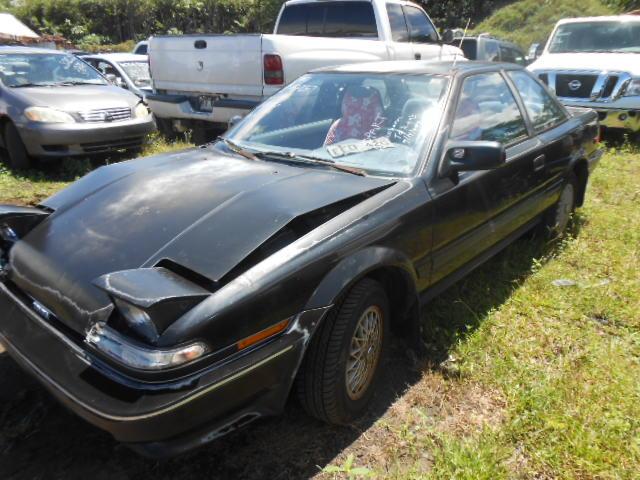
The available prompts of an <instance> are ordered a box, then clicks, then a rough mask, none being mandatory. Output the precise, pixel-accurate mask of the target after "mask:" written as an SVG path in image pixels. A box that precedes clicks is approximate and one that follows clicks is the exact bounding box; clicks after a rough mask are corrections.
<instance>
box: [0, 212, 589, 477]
mask: <svg viewBox="0 0 640 480" xmlns="http://www.w3.org/2000/svg"><path fill="white" fill-rule="evenodd" d="M584 223H585V219H584V218H583V217H581V216H579V215H578V216H577V218H576V220H575V221H574V223H573V225H574V226H573V230H572V231H571V232H570V234H569V235H570V236H573V235H576V234H577V233H578V231H579V230H580V228H581V226H582V225H583V224H584ZM565 244H566V242H562V241H555V242H547V241H545V240H544V239H543V238H541V237H539V236H532V235H527V236H525V237H523V238H521V239H520V240H518V241H517V242H515V243H514V244H513V245H511V246H510V247H508V248H507V249H506V250H505V251H503V252H502V253H500V254H499V255H497V256H496V257H494V258H493V259H492V260H490V261H489V262H488V263H486V264H485V265H483V266H482V267H480V268H479V269H477V270H476V271H475V272H474V273H472V274H471V275H469V276H468V277H466V278H465V279H463V280H461V281H460V282H458V283H457V284H456V285H454V286H453V287H451V288H450V289H449V290H447V291H446V292H444V293H443V294H442V295H440V296H439V297H438V298H436V299H435V300H433V301H432V302H431V303H429V304H428V305H427V307H426V308H425V310H426V312H425V315H424V341H425V344H426V347H427V349H426V350H427V353H426V356H425V357H423V358H417V357H416V356H415V354H413V353H412V352H411V351H410V350H408V349H407V348H406V347H405V346H404V344H403V343H402V342H401V341H399V340H396V341H394V343H393V345H392V348H391V352H390V355H389V356H388V359H387V361H386V364H385V365H384V368H383V372H384V378H383V379H382V382H381V387H382V388H380V389H379V393H378V394H377V395H376V397H375V399H374V402H373V404H372V407H371V409H370V412H369V414H368V415H367V416H366V418H364V419H362V420H361V421H359V422H358V423H357V424H355V425H352V426H349V427H335V426H330V425H326V424H323V423H321V422H319V421H316V420H314V419H312V418H310V417H308V416H307V415H306V414H305V413H304V411H303V410H302V408H301V407H300V406H299V405H298V404H297V402H296V401H294V400H291V401H290V402H289V403H288V405H287V407H286V409H285V412H284V413H283V414H282V415H281V416H279V417H276V418H270V419H263V420H259V421H258V422H256V423H254V424H252V425H250V426H248V427H247V428H245V429H243V430H240V431H237V432H234V433H232V434H230V435H228V436H226V437H223V438H221V439H219V440H217V441H215V442H213V443H211V444H209V445H206V446H204V447H202V448H200V449H199V450H196V451H194V452H192V453H188V454H185V455H183V456H180V457H177V458H174V459H170V460H167V461H163V462H157V461H151V460H147V459H144V458H142V457H139V456H137V455H136V454H135V453H133V452H132V451H130V450H129V449H128V448H126V447H125V446H123V445H120V444H118V443H117V442H115V441H114V440H113V439H112V438H111V437H110V436H109V435H108V434H106V433H104V432H102V431H100V430H98V429H97V428H94V427H92V426H90V425H88V424H86V423H85V422H84V421H82V420H81V419H79V418H78V417H76V416H75V415H73V414H71V413H69V412H68V411H66V410H65V409H64V408H63V407H61V406H60V405H59V404H58V403H56V402H55V401H54V400H53V398H51V397H50V396H49V395H48V394H47V392H45V391H44V389H43V388H41V387H40V386H39V385H38V384H37V383H36V382H35V381H34V380H32V379H31V378H29V377H27V376H26V375H24V374H23V373H22V372H21V371H19V369H18V367H17V366H16V365H15V364H14V363H13V362H12V361H11V360H10V359H9V358H8V357H6V356H4V357H0V385H2V388H0V478H3V479H22V478H64V479H75V478H78V479H80V478H82V479H86V478H91V479H92V480H100V479H103V478H104V479H134V478H135V479H136V480H142V479H147V478H148V479H151V478H153V479H187V478H207V479H227V478H243V479H258V478H260V479H262V478H269V479H289V478H296V479H298V478H309V477H312V476H314V475H315V474H317V473H319V472H320V471H321V469H322V468H323V467H324V466H326V465H329V464H331V463H333V460H334V459H335V458H336V457H337V456H338V455H339V454H340V453H341V452H342V451H343V450H344V449H345V448H347V447H348V446H349V445H351V444H352V443H353V442H354V441H356V440H357V439H358V438H359V437H360V436H361V435H362V433H363V432H364V431H366V430H367V429H368V428H369V427H371V426H372V425H373V424H374V423H375V422H376V421H377V420H378V419H379V418H381V417H382V416H383V415H384V414H385V412H386V411H387V410H388V408H389V407H390V406H391V405H392V404H393V403H394V402H395V400H396V399H398V398H399V397H401V396H402V395H403V394H404V393H405V392H406V391H407V389H408V388H410V387H411V386H412V385H414V384H416V383H417V382H419V381H420V379H421V378H422V374H423V372H424V370H425V368H426V369H428V370H431V371H433V370H436V371H441V372H442V374H443V375H449V374H451V369H450V368H449V367H447V364H448V363H449V362H446V361H445V362H443V361H444V360H446V359H447V358H448V357H449V354H450V350H451V349H452V346H453V345H455V344H456V343H457V342H459V341H460V340H461V339H464V337H465V336H467V335H469V334H471V333H472V332H473V331H474V330H475V329H477V328H478V327H479V326H480V325H481V323H482V321H483V320H484V319H485V318H486V317H487V315H488V314H489V312H491V311H492V310H495V309H497V308H499V307H500V306H501V305H502V304H503V303H504V302H505V301H507V299H508V298H509V297H510V296H511V295H512V294H513V292H514V291H515V290H517V289H518V288H519V287H520V286H521V285H522V283H523V282H524V281H525V280H526V279H527V278H528V277H529V276H530V275H531V274H532V272H534V271H535V270H536V269H537V268H539V266H540V265H541V264H543V263H544V262H545V261H547V260H548V259H549V258H552V257H553V256H555V255H557V254H559V253H560V252H561V250H562V249H563V247H564V245H565Z"/></svg>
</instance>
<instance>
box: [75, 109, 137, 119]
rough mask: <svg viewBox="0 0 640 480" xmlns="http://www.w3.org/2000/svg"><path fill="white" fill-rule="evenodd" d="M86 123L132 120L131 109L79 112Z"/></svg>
mask: <svg viewBox="0 0 640 480" xmlns="http://www.w3.org/2000/svg"><path fill="white" fill-rule="evenodd" d="M79 115H80V117H81V118H82V120H84V121H85V122H121V121H123V120H128V119H130V118H131V109H130V108H129V107H119V108H101V109H99V110H85V111H84V112H79Z"/></svg>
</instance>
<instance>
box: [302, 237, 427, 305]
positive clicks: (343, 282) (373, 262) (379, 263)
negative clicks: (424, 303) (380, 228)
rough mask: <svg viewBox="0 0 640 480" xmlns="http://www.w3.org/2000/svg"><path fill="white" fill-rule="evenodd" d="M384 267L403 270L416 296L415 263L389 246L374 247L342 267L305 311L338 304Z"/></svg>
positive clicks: (326, 280)
mask: <svg viewBox="0 0 640 480" xmlns="http://www.w3.org/2000/svg"><path fill="white" fill-rule="evenodd" d="M384 267H391V268H397V269H400V270H401V271H402V272H403V273H404V274H405V275H406V277H407V278H408V279H410V285H412V286H413V293H414V294H416V293H415V292H416V288H415V286H416V279H417V275H416V271H415V269H414V267H413V264H412V262H411V260H410V259H409V258H408V257H407V256H406V255H404V254H403V253H402V252H400V251H398V250H395V249H392V248H389V247H385V246H370V247H367V248H365V249H363V250H360V251H358V252H357V253H355V254H353V255H351V256H349V257H347V258H345V259H343V260H342V261H341V262H340V263H338V264H337V265H336V266H335V267H334V268H333V269H332V270H331V271H330V272H329V273H328V274H327V275H326V276H325V277H324V279H323V280H322V281H321V282H320V284H319V285H318V287H317V288H316V289H315V291H314V292H313V294H312V295H311V298H309V301H308V302H307V304H306V306H305V310H314V309H316V308H321V307H322V306H325V305H332V304H334V303H335V302H336V300H337V298H338V297H339V296H340V294H341V293H343V292H345V291H346V290H347V289H348V288H349V287H350V286H351V285H353V284H355V283H356V282H357V281H358V280H360V279H361V278H363V277H365V276H366V275H367V274H368V273H370V272H372V271H374V270H376V269H378V268H384ZM416 295H417V294H416Z"/></svg>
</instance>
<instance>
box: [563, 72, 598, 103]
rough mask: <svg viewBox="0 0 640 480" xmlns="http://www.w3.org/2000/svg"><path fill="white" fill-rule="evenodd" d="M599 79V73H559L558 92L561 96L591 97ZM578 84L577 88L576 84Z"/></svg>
mask: <svg viewBox="0 0 640 480" xmlns="http://www.w3.org/2000/svg"><path fill="white" fill-rule="evenodd" d="M597 80H598V76H597V75H571V74H568V75H557V77H556V94H557V95H558V96H559V97H569V98H589V97H590V96H591V92H592V91H593V87H594V86H595V84H596V81H597ZM578 84H579V86H578V87H577V88H575V87H574V85H578Z"/></svg>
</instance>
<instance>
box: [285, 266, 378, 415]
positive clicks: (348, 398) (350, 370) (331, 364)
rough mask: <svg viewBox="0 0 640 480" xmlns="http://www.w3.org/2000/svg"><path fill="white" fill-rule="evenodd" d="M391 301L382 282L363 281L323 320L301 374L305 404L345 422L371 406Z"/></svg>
mask: <svg viewBox="0 0 640 480" xmlns="http://www.w3.org/2000/svg"><path fill="white" fill-rule="evenodd" d="M389 319H390V316H389V300H388V297H387V294H386V292H385V290H384V289H383V288H382V286H381V285H380V283H378V282H377V281H375V280H373V279H370V278H365V279H363V280H361V281H360V282H358V283H357V284H356V285H355V286H354V287H353V288H352V289H351V290H350V291H349V292H348V293H347V294H346V296H344V297H343V300H342V301H341V302H340V303H339V304H338V305H336V306H335V307H334V308H333V309H332V311H331V312H330V313H329V315H328V316H327V318H325V320H324V321H323V323H322V325H321V326H320V327H319V329H318V331H317V332H316V333H315V334H314V337H313V339H312V340H311V343H310V345H309V347H308V349H307V352H306V355H305V358H304V360H303V363H302V365H301V367H300V371H299V372H298V377H297V379H296V390H297V395H298V398H299V400H300V402H301V403H302V406H303V407H304V409H305V410H306V411H307V412H308V413H309V414H310V415H312V416H314V417H316V418H317V419H319V420H322V421H324V422H328V423H333V424H338V425H344V424H348V423H350V422H352V421H353V420H355V419H356V418H358V417H360V416H361V415H362V414H363V413H364V412H365V411H366V409H367V406H368V404H369V401H370V400H371V397H372V395H373V394H374V392H375V388H376V384H377V383H378V380H379V374H380V370H381V368H380V366H381V363H382V359H383V357H384V353H385V350H386V348H385V346H386V343H387V339H388V336H389Z"/></svg>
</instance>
